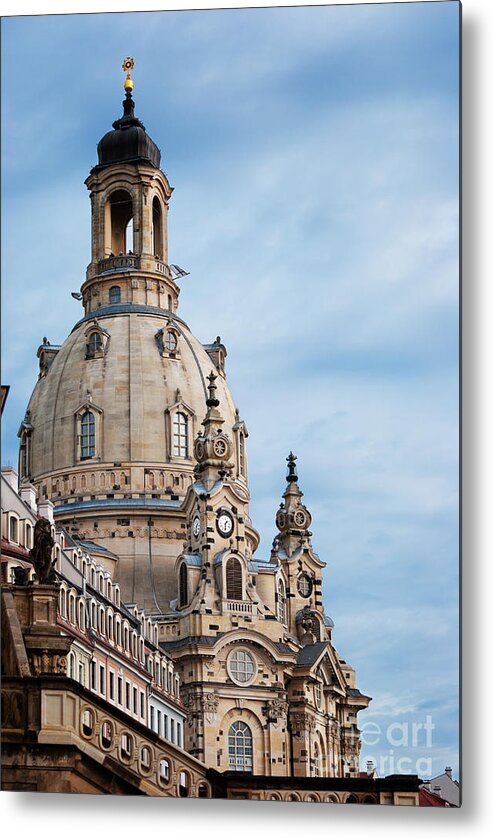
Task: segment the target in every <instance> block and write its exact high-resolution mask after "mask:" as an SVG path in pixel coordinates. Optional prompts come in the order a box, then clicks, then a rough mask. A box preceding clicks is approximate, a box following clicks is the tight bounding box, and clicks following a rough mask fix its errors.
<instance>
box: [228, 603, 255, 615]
mask: <svg viewBox="0 0 493 839" xmlns="http://www.w3.org/2000/svg"><path fill="white" fill-rule="evenodd" d="M225 608H226V611H227V612H233V613H234V614H236V615H251V614H253V603H250V601H249V600H226V601H225Z"/></svg>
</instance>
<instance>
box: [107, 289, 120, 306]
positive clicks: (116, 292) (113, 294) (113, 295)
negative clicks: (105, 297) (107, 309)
mask: <svg viewBox="0 0 493 839" xmlns="http://www.w3.org/2000/svg"><path fill="white" fill-rule="evenodd" d="M121 299H122V290H121V288H120V286H119V285H113V286H111V288H110V294H109V302H110V304H113V303H121Z"/></svg>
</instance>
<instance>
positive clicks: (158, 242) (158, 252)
mask: <svg viewBox="0 0 493 839" xmlns="http://www.w3.org/2000/svg"><path fill="white" fill-rule="evenodd" d="M152 252H153V254H154V256H157V257H158V258H159V259H163V254H164V250H163V214H162V211H161V204H160V201H159V198H157V197H156V196H154V198H153V201H152Z"/></svg>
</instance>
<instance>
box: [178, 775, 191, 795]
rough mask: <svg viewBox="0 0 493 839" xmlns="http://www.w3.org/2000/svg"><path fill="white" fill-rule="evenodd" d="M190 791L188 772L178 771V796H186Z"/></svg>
mask: <svg viewBox="0 0 493 839" xmlns="http://www.w3.org/2000/svg"><path fill="white" fill-rule="evenodd" d="M189 793H190V779H189V777H188V772H180V774H179V775H178V795H179V796H180V798H188V795H189Z"/></svg>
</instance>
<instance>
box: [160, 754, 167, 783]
mask: <svg viewBox="0 0 493 839" xmlns="http://www.w3.org/2000/svg"><path fill="white" fill-rule="evenodd" d="M159 777H160V778H161V780H162V781H169V760H166V759H165V758H163V759H162V760H160V761H159Z"/></svg>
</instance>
